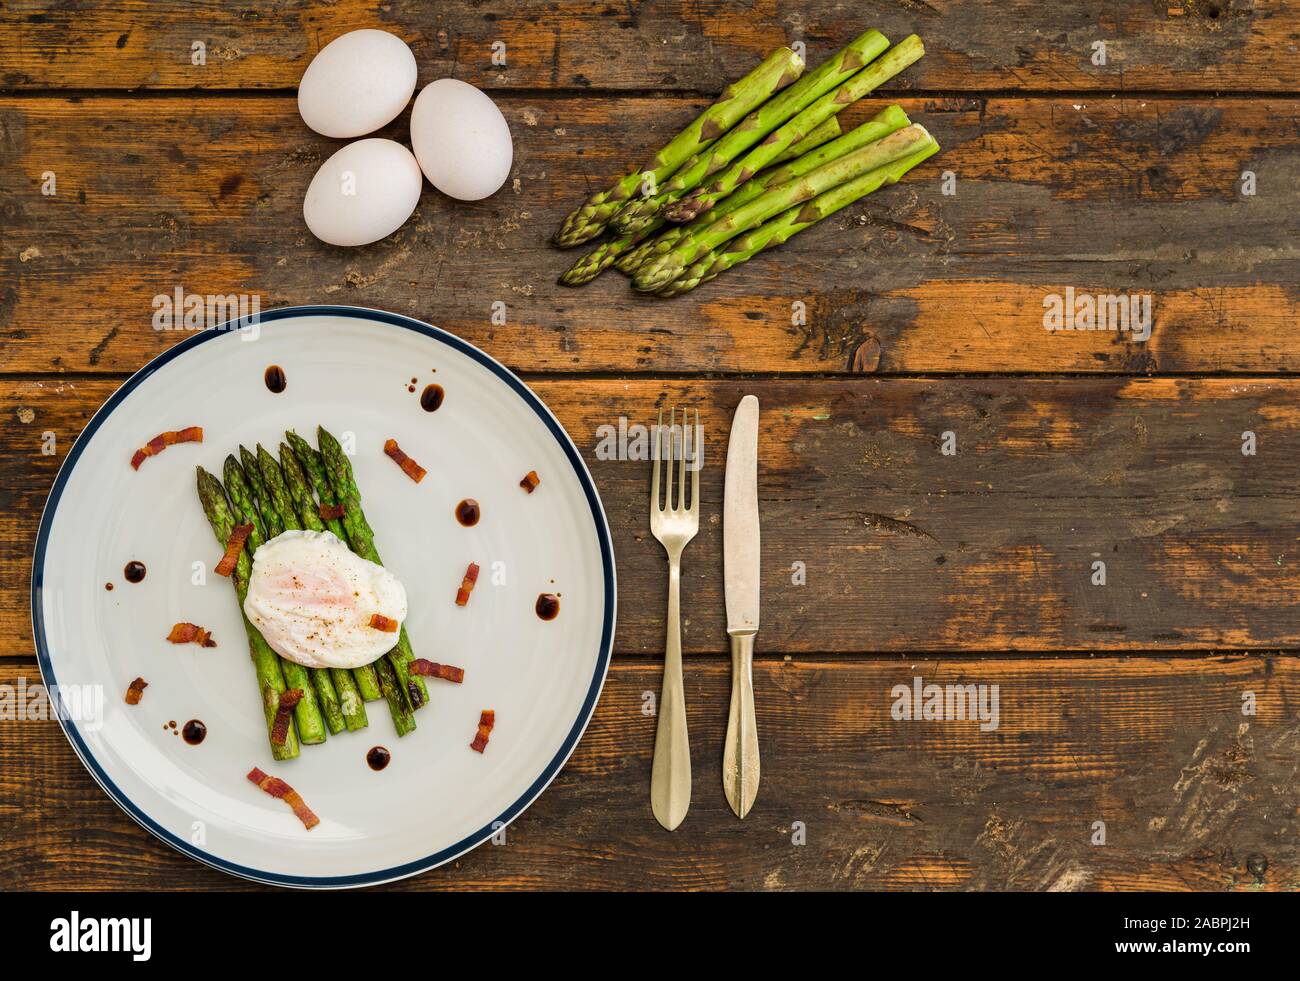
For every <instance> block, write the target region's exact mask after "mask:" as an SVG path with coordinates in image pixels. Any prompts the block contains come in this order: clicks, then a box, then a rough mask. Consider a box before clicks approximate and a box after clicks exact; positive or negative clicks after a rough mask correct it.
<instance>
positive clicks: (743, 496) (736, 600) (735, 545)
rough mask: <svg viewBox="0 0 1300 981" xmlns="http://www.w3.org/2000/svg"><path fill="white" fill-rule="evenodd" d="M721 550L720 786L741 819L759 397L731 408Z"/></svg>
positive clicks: (753, 604) (747, 797) (749, 798)
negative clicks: (725, 652) (725, 638)
mask: <svg viewBox="0 0 1300 981" xmlns="http://www.w3.org/2000/svg"><path fill="white" fill-rule="evenodd" d="M722 554H723V575H724V582H723V585H724V590H725V595H726V603H727V633H728V635H729V636H730V638H731V709H730V712H729V714H728V718H727V741H726V746H725V748H724V750H723V755H722V789H723V792H724V793H725V794H726V797H727V803H728V804H730V805H731V809H732V810H733V811H735V812H736V814H737V815H738V816H740V817H742V818H743V817H744V816H745V815H746V814H748V813H749V809H750V808H751V807H752V806H753V804H754V800H755V798H756V797H757V795H758V779H759V762H758V727H757V724H756V721H755V713H754V678H753V672H754V636H755V634H757V633H758V607H759V519H758V399H757V398H755V397H754V396H753V395H746V396H745V397H744V398H743V399H741V400H740V405H738V406H737V407H736V414H735V416H734V417H733V418H732V420H731V436H730V438H729V440H728V444H727V471H726V478H725V481H724V491H723V505H722Z"/></svg>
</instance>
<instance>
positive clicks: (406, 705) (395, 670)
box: [316, 426, 429, 736]
mask: <svg viewBox="0 0 1300 981" xmlns="http://www.w3.org/2000/svg"><path fill="white" fill-rule="evenodd" d="M316 440H317V443H319V448H320V454H321V462H322V463H324V464H325V473H326V474H327V475H328V476H329V479H330V486H332V487H333V488H334V493H335V494H336V495H337V496H338V499H339V501H340V502H341V503H342V504H343V507H344V511H343V527H344V528H345V529H346V530H347V533H348V543H349V544H350V545H351V546H352V551H354V552H356V553H357V554H358V555H360V556H361V557H362V558H363V559H369V560H370V561H371V562H374V563H376V564H378V565H383V561H382V560H381V559H380V558H379V551H378V550H377V549H376V548H375V533H374V531H373V529H371V527H370V524H369V523H368V522H367V521H366V515H365V512H364V511H363V510H362V508H361V491H360V489H358V487H357V482H356V478H355V477H354V476H353V474H352V463H351V461H349V460H348V458H347V454H345V453H344V452H343V447H342V446H340V445H339V441H338V440H337V439H335V438H334V437H333V436H332V435H331V434H330V433H329V432H328V431H327V430H326V429H325V427H324V426H321V427H319V428H318V429H317V432H316ZM413 660H415V654H414V652H412V650H411V641H410V638H409V637H407V635H406V625H405V624H403V625H402V629H401V632H400V633H399V634H398V635H397V646H396V647H394V648H393V649H392V650H391V651H389V652H388V655H387V657H386V658H380V659H379V660H378V661H376V662H375V670H376V671H378V672H379V685H380V688H381V689H382V690H383V693H384V698H385V699H387V700H388V707H389V709H390V711H392V712H393V722H394V723H395V724H396V725H397V734H398V735H399V736H404V735H406V733H408V732H410V731H411V730H412V729H414V728H415V716H414V715H413V714H411V713H412V710H413V709H416V708H419V707H420V706H422V705H424V703H425V702H427V701H428V699H429V689H428V688H427V687H426V686H425V684H424V679H423V678H420V677H419V676H418V675H417V676H412V675H411V674H410V673H409V671H408V670H407V666H408V665H409V664H410V663H411V661H413ZM399 715H400V718H401V721H400V722H399Z"/></svg>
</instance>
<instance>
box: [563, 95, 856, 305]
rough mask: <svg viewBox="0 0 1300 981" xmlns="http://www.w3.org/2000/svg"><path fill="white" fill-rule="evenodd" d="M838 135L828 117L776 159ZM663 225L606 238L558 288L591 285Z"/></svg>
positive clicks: (837, 126) (571, 269)
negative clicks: (611, 265) (621, 257)
mask: <svg viewBox="0 0 1300 981" xmlns="http://www.w3.org/2000/svg"><path fill="white" fill-rule="evenodd" d="M839 135H840V124H839V121H838V120H837V119H836V118H835V117H834V116H832V117H831V118H830V119H828V120H826V122H824V123H822V124H821V125H820V126H818V127H817V128H816V129H815V130H813V131H812V132H811V133H809V134H808V135H807V136H805V137H804V138H803V139H802V140H800V141H799V142H798V143H796V144H795V145H794V146H792V147H789V148H788V149H787V150H786V151H785V153H784V154H782V156H781V157H780V158H779V159H780V160H792V159H794V158H796V157H798V156H799V154H801V153H803V152H805V151H807V150H812V149H814V148H816V147H819V146H821V145H822V144H824V143H826V142H828V141H830V140H833V139H835V137H837V136H839ZM664 224H666V222H665V221H664V219H662V218H656V219H654V220H652V222H651V224H650V225H649V226H648V227H646V228H645V229H644V230H643V231H640V232H637V233H634V234H630V235H620V236H618V237H617V238H613V239H610V240H609V241H608V242H602V243H601V244H600V245H598V246H597V247H596V248H595V249H593V250H592V251H591V252H588V253H587V254H586V255H584V256H583V257H582V258H581V259H579V260H578V261H577V262H575V263H574V264H573V265H572V266H570V267H569V269H568V270H567V271H566V272H565V273H564V274H563V275H562V276H560V279H559V283H560V285H561V286H581V285H582V284H583V283H589V282H591V281H592V280H593V279H595V278H596V277H597V276H599V275H600V274H601V273H602V272H604V271H605V270H606V269H608V268H609V266H610V264H611V263H613V262H614V261H615V260H616V259H618V258H619V257H620V256H621V255H623V254H624V253H625V252H626V251H627V250H629V249H631V248H633V247H634V246H636V245H637V244H638V243H641V242H643V241H645V240H646V239H648V238H650V237H651V236H652V235H653V234H654V232H655V231H657V230H658V229H659V228H661V227H662V226H663V225H664Z"/></svg>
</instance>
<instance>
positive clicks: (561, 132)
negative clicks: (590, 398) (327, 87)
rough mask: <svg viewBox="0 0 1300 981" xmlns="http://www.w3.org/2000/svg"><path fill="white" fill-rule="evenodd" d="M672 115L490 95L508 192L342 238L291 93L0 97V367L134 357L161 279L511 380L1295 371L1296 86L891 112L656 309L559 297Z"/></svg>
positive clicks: (57, 366)
mask: <svg viewBox="0 0 1300 981" xmlns="http://www.w3.org/2000/svg"><path fill="white" fill-rule="evenodd" d="M696 104H697V103H695V102H692V101H689V100H676V99H672V100H666V101H665V100H662V99H653V100H652V99H639V98H638V99H622V100H608V99H602V100H583V99H559V100H537V99H527V98H513V97H512V98H508V99H506V100H504V102H503V108H504V110H505V112H506V115H507V117H508V118H509V120H510V122H511V125H512V128H513V130H514V134H515V140H516V162H515V168H514V174H513V184H512V186H507V188H505V189H503V190H502V191H501V192H500V193H499V194H497V195H496V196H495V197H494V198H492V199H490V200H488V201H484V202H479V203H477V204H472V205H471V204H463V203H458V202H451V201H449V200H448V199H446V198H444V197H442V196H440V195H439V194H438V193H437V192H435V191H433V190H432V189H428V190H426V193H425V196H424V199H423V201H422V204H421V207H420V209H419V211H418V212H417V215H416V217H414V218H413V219H412V220H411V221H410V222H408V223H407V225H406V226H405V227H404V228H403V229H402V230H401V231H399V232H398V233H397V234H396V235H394V236H393V237H391V238H389V239H387V240H385V241H383V242H380V243H377V244H375V245H373V246H369V247H366V248H361V249H351V250H345V249H337V248H332V247H329V246H325V245H322V244H321V243H319V242H317V241H316V240H315V239H314V238H312V237H311V236H310V235H309V234H308V233H307V231H306V229H305V227H304V226H303V224H302V220H301V218H300V217H299V216H300V213H301V198H302V194H303V192H304V190H305V188H306V186H307V183H308V182H309V180H310V179H311V176H312V174H313V172H314V169H315V166H316V165H317V164H318V163H319V161H320V160H321V159H322V158H323V156H324V155H326V154H328V153H330V152H332V150H333V149H334V148H335V147H336V146H337V145H338V144H337V143H334V142H331V141H328V140H324V139H323V138H320V137H317V136H315V135H314V134H311V133H309V132H308V131H307V130H306V128H305V127H304V126H303V125H302V124H301V122H300V121H299V119H298V117H297V113H296V110H295V107H294V103H293V101H292V99H288V98H268V99H259V100H252V101H249V100H239V99H229V98H215V97H214V98H208V99H202V100H195V101H184V100H171V99H169V100H164V101H154V100H144V101H141V100H129V99H115V98H114V99H98V98H96V99H90V100H86V101H80V102H69V101H67V100H63V99H54V98H39V99H13V98H11V99H7V100H0V166H3V167H4V169H5V172H7V173H13V174H22V175H25V176H26V180H23V181H13V182H8V183H7V184H6V186H5V188H4V189H0V209H3V214H4V223H3V225H2V226H0V359H2V365H3V368H4V370H8V371H14V372H17V371H49V370H59V371H61V370H74V371H131V370H134V369H135V368H136V367H138V366H139V365H140V364H141V363H143V362H144V361H145V360H146V359H147V358H149V357H150V356H152V355H154V354H156V353H157V352H159V351H161V350H162V349H164V348H165V347H167V346H168V345H169V344H171V343H172V342H173V341H174V339H175V335H174V334H172V333H168V332H159V331H157V330H154V329H153V327H152V326H151V324H150V318H151V317H152V314H153V307H152V300H153V298H154V297H155V296H156V295H159V294H166V295H170V294H171V293H172V292H173V290H175V289H176V288H183V289H186V290H189V291H191V292H196V293H201V294H210V293H217V294H228V293H232V292H253V293H256V294H258V295H259V296H260V297H261V298H262V302H263V306H264V307H266V308H269V307H271V306H276V305H283V304H286V303H318V302H331V301H332V302H342V303H355V304H361V305H366V306H373V307H380V308H385V309H391V310H394V311H397V312H401V313H407V314H411V315H414V316H418V317H421V318H424V319H428V320H432V321H434V322H437V323H439V324H440V325H442V326H444V327H446V328H448V329H450V330H453V331H455V332H456V333H458V334H460V335H462V336H464V337H466V338H467V339H469V340H471V341H473V342H475V343H477V344H480V345H482V346H483V347H485V348H486V349H487V350H488V351H490V352H491V353H492V354H494V355H495V356H497V357H499V358H501V359H502V360H503V361H505V362H506V363H507V364H510V365H512V366H516V367H523V368H527V369H528V370H530V371H550V370H561V371H574V370H584V371H592V370H607V371H619V372H647V373H652V372H662V371H664V370H669V369H671V370H675V369H681V368H690V369H693V370H707V371H745V372H778V371H780V372H785V371H793V372H805V371H815V372H828V371H830V372H842V371H847V370H849V369H850V368H853V367H855V366H856V368H857V370H862V371H876V372H880V373H908V372H937V373H944V372H1003V371H1005V372H1016V371H1018V372H1056V371H1065V372H1124V373H1140V372H1159V371H1175V372H1196V371H1204V370H1215V371H1227V370H1237V371H1252V372H1267V373H1274V372H1290V371H1296V370H1300V343H1297V340H1296V335H1295V331H1294V324H1295V322H1296V320H1297V317H1298V316H1300V303H1298V302H1297V293H1296V283H1297V282H1300V258H1298V256H1297V251H1296V246H1295V242H1296V241H1297V240H1300V196H1298V192H1297V188H1300V137H1298V136H1297V131H1298V128H1297V105H1298V103H1297V102H1296V101H1294V100H1216V101H1207V100H1182V99H1163V100H1152V99H1136V100H1120V99H1108V100H1102V101H1100V102H1098V103H1095V104H1094V103H1090V102H1088V101H1087V100H1086V99H1083V98H1082V97H1076V98H1073V99H1032V100H1024V99H998V98H995V99H989V100H983V99H969V100H968V99H957V100H952V99H943V100H931V99H922V100H904V105H905V107H906V108H907V109H908V111H909V112H910V113H912V114H913V115H914V116H915V117H916V118H918V119H920V120H922V121H924V122H925V124H926V125H927V126H929V127H930V128H931V129H932V130H933V131H934V132H935V134H936V135H937V136H938V138H939V140H940V141H941V142H942V143H943V145H944V146H945V148H946V150H945V152H944V154H943V155H942V156H940V157H939V158H937V159H936V162H935V163H934V164H927V165H926V166H925V167H924V168H922V169H921V170H920V171H918V172H917V173H916V174H914V175H913V177H912V178H911V179H909V180H908V181H907V182H906V183H905V184H904V185H903V186H900V187H896V188H889V189H886V190H884V191H881V192H880V193H879V194H878V195H875V196H873V197H872V198H869V199H867V200H866V201H865V202H862V203H860V204H859V205H857V206H854V207H851V208H850V209H848V210H847V211H845V212H843V213H842V214H840V215H837V216H835V217H834V218H832V219H829V220H828V221H827V222H826V224H825V225H824V226H822V227H819V228H816V229H814V230H812V231H810V232H807V233H805V234H803V235H800V236H798V237H797V238H795V239H794V240H793V241H792V242H790V243H789V244H788V245H787V246H786V247H784V248H783V249H781V250H780V251H779V252H778V253H774V254H772V255H767V256H761V257H759V258H758V259H756V260H755V261H753V262H750V263H747V264H746V265H744V266H742V267H741V268H738V269H735V270H733V271H731V272H729V273H728V274H726V275H725V276H723V277H721V278H720V279H718V280H716V281H715V282H713V283H710V284H706V285H705V286H704V287H702V288H701V289H699V290H697V291H695V292H694V293H692V294H688V295H687V296H685V297H681V298H678V299H676V300H673V301H668V302H665V301H662V300H657V299H649V298H644V297H640V296H637V295H635V294H633V293H632V291H631V290H630V289H629V288H628V286H627V283H626V281H625V279H624V278H623V277H622V276H620V275H618V274H617V273H615V272H612V271H611V272H608V273H606V275H605V276H603V277H601V279H599V280H598V281H597V282H596V283H594V284H592V285H591V286H589V287H587V288H585V289H581V290H567V289H565V288H563V287H559V286H556V285H555V282H554V280H555V277H556V276H557V275H558V274H559V273H560V272H561V271H562V270H563V269H564V268H565V267H566V266H567V265H568V264H569V263H570V262H571V261H573V259H574V258H576V256H577V255H578V254H580V253H579V252H574V251H570V252H560V251H558V250H555V249H553V248H551V247H550V246H549V245H548V244H547V239H548V237H549V235H550V233H551V232H552V231H553V229H554V228H555V226H556V225H557V224H558V222H559V221H560V219H561V217H562V216H563V215H564V214H565V213H566V212H567V211H568V210H569V209H570V208H572V207H573V206H575V204H576V203H577V202H578V200H579V199H580V197H581V195H582V194H583V193H585V191H586V190H587V189H588V188H590V187H592V186H594V185H597V184H600V183H602V182H604V181H606V180H608V179H609V178H610V177H611V175H613V174H616V173H618V172H619V171H620V170H621V169H622V168H623V167H625V166H626V165H627V164H628V163H629V162H630V161H632V159H633V156H634V155H635V154H638V153H640V152H641V150H642V149H643V148H645V147H647V146H649V145H650V144H651V143H654V142H656V141H657V140H658V139H660V138H661V137H666V136H667V135H668V134H669V133H670V132H671V131H672V129H673V128H674V127H675V126H677V125H679V124H680V122H681V121H682V120H683V119H685V118H687V117H689V116H690V114H691V113H692V111H693V108H694V106H695V105H696ZM880 104H881V103H879V102H876V103H873V105H872V106H862V107H855V108H854V109H853V110H851V111H850V116H849V120H848V121H849V122H850V123H852V122H854V121H855V120H858V119H861V118H862V117H863V116H864V115H865V114H866V112H867V111H869V110H874V108H878V107H879V105H880ZM390 133H391V134H392V135H394V136H397V137H398V138H403V139H404V138H405V131H404V129H403V128H402V127H401V126H394V127H392V128H390ZM235 150H237V151H238V152H233V151H235ZM945 171H950V172H951V173H952V174H953V177H954V180H955V185H954V187H955V192H956V193H955V195H945V194H944V193H943V187H942V184H941V175H942V174H943V173H944V172H945ZM1244 171H1250V172H1251V173H1252V174H1253V175H1254V180H1255V189H1256V191H1257V193H1256V194H1255V195H1254V196H1243V195H1242V194H1241V188H1242V186H1243V185H1242V180H1241V179H1242V175H1243V172H1244ZM50 173H52V174H53V175H54V179H55V181H56V184H55V189H56V191H57V193H56V194H55V195H53V196H46V195H44V194H43V193H42V186H43V183H44V182H45V178H43V177H42V175H45V174H50ZM1068 288H1073V289H1075V290H1077V291H1079V292H1088V293H1094V294H1116V293H1119V294H1125V293H1131V294H1149V295H1150V297H1151V300H1152V319H1153V330H1152V335H1151V338H1150V339H1149V340H1148V341H1146V342H1139V341H1136V340H1133V339H1132V335H1131V334H1127V333H1126V334H1116V333H1110V332H1104V331H1103V332H1091V333H1088V332H1070V333H1051V332H1049V331H1047V330H1045V329H1044V323H1043V316H1044V300H1045V298H1046V297H1049V296H1051V295H1056V296H1063V295H1064V294H1065V291H1066V290H1067V289H1068ZM497 301H501V302H504V303H505V304H506V305H507V313H506V316H507V322H506V323H505V324H504V325H502V324H493V323H491V321H490V317H491V313H492V305H493V303H495V302H497ZM800 305H802V307H806V310H804V309H802V308H801V306H800ZM56 324H57V326H56Z"/></svg>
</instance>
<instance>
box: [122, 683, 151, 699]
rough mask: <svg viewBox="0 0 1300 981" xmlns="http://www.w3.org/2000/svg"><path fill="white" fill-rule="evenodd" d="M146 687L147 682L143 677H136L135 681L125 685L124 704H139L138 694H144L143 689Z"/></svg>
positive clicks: (147, 685)
mask: <svg viewBox="0 0 1300 981" xmlns="http://www.w3.org/2000/svg"><path fill="white" fill-rule="evenodd" d="M148 687H149V682H147V681H145V680H144V679H143V678H136V679H135V681H133V682H131V683H130V684H129V685H127V686H126V704H127V705H139V704H140V696H141V695H143V694H144V690H145V689H146V688H148Z"/></svg>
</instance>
